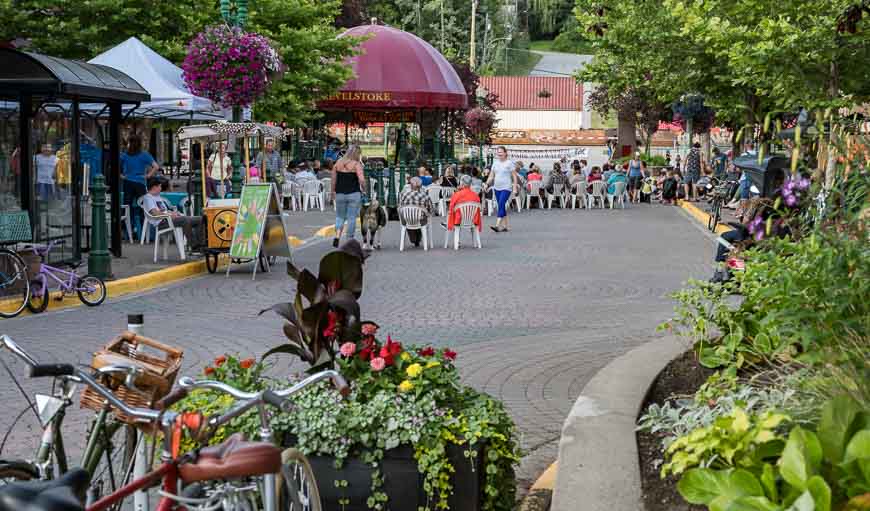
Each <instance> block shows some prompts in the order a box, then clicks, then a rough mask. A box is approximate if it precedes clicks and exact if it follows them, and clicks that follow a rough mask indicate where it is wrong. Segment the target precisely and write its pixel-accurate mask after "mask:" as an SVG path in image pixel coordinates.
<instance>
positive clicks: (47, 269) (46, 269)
mask: <svg viewBox="0 0 870 511" xmlns="http://www.w3.org/2000/svg"><path fill="white" fill-rule="evenodd" d="M58 273H60V274H62V275H63V277H64V279H66V280H64V279H62V278H60V277H58V276H57V275H56V274H58ZM38 275H44V276H46V277H51V278H52V279H53V280H54V281H55V282H56V283H58V284H59V285H60V291H61V292H62V293H64V294H67V293H72V292H73V291H77V290H79V287H78V285H77V281H78V280H79V278H80V277H79V275H78V273H76V272H72V271H66V270H61V269H60V268H55V267H54V266H49V265H47V264H45V263H43V264H42V266H41V267H40V269H39V273H38ZM48 285H49V283H48V280H47V279H46V280H45V286H44V288H43V290H42V292H43V293H47V292H48Z"/></svg>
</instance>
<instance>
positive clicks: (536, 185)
mask: <svg viewBox="0 0 870 511" xmlns="http://www.w3.org/2000/svg"><path fill="white" fill-rule="evenodd" d="M543 186H544V183H543V182H542V181H529V192H528V193H527V194H526V209H532V199H536V200H537V201H538V204H539V205H541V206H543V203H542V202H541V187H543Z"/></svg>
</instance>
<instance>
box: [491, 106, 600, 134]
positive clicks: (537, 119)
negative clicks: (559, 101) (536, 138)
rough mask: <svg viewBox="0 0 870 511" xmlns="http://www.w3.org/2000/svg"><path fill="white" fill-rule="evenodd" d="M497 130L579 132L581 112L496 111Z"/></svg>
mask: <svg viewBox="0 0 870 511" xmlns="http://www.w3.org/2000/svg"><path fill="white" fill-rule="evenodd" d="M496 117H497V118H498V124H497V125H496V129H499V130H579V129H583V128H588V127H589V126H584V125H583V112H581V111H579V110H578V111H556V110H497V111H496Z"/></svg>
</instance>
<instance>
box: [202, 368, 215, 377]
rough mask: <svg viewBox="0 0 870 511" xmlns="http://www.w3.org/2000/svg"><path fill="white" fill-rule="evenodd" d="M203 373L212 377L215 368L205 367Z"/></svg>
mask: <svg viewBox="0 0 870 511" xmlns="http://www.w3.org/2000/svg"><path fill="white" fill-rule="evenodd" d="M202 372H203V374H205V375H206V376H208V375H210V374H214V367H212V366H205V369H203V370H202Z"/></svg>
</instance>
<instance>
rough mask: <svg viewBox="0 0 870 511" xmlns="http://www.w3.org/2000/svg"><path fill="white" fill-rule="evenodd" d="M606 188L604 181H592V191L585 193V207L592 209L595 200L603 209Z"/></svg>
mask: <svg viewBox="0 0 870 511" xmlns="http://www.w3.org/2000/svg"><path fill="white" fill-rule="evenodd" d="M605 190H607V183H605V182H604V181H593V182H592V193H589V194H587V195H586V208H587V209H592V206H594V205H595V203H596V202H598V204H600V205H601V209H604V191H605Z"/></svg>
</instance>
